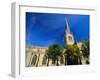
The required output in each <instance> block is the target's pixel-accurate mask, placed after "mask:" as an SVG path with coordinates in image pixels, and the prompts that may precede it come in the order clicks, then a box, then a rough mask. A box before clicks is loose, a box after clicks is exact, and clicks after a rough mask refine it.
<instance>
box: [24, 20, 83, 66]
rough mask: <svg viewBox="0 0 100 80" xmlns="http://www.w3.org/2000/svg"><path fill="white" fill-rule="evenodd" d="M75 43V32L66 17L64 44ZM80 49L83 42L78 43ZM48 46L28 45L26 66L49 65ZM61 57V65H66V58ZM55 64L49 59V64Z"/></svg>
mask: <svg viewBox="0 0 100 80" xmlns="http://www.w3.org/2000/svg"><path fill="white" fill-rule="evenodd" d="M74 43H75V40H74V36H73V33H72V32H71V31H70V26H69V23H68V20H67V19H66V30H65V35H64V44H65V46H66V45H73V44H74ZM77 45H78V47H79V49H80V48H81V45H82V44H81V43H77ZM47 50H48V47H40V46H26V56H25V66H26V67H35V66H46V65H47V57H46V51H47ZM62 60H63V62H61V58H60V59H59V65H64V58H63V59H62ZM53 65H55V64H53V63H52V60H50V61H49V66H53Z"/></svg>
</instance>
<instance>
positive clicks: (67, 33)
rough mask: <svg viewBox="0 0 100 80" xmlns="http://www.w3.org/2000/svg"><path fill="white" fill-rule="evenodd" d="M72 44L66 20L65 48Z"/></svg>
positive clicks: (72, 40)
mask: <svg viewBox="0 0 100 80" xmlns="http://www.w3.org/2000/svg"><path fill="white" fill-rule="evenodd" d="M73 44H74V37H73V34H72V33H71V32H70V27H69V24H68V21H67V19H66V31H65V46H67V45H73Z"/></svg>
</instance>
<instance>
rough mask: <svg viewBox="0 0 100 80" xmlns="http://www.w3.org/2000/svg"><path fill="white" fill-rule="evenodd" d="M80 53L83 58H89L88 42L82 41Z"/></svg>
mask: <svg viewBox="0 0 100 80" xmlns="http://www.w3.org/2000/svg"><path fill="white" fill-rule="evenodd" d="M81 51H82V54H83V56H84V57H86V58H89V41H82V49H81Z"/></svg>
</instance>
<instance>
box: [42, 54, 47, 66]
mask: <svg viewBox="0 0 100 80" xmlns="http://www.w3.org/2000/svg"><path fill="white" fill-rule="evenodd" d="M46 62H47V56H46V55H44V57H43V61H42V64H43V65H45V64H46Z"/></svg>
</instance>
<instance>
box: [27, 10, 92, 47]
mask: <svg viewBox="0 0 100 80" xmlns="http://www.w3.org/2000/svg"><path fill="white" fill-rule="evenodd" d="M66 18H67V20H68V23H69V26H70V30H71V32H72V33H73V35H74V39H75V41H76V42H80V41H81V40H88V39H89V20H90V17H89V15H79V14H77V15H76V14H52V13H32V12H26V45H33V46H50V45H52V44H59V45H61V46H64V33H65V29H66V21H65V19H66Z"/></svg>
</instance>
